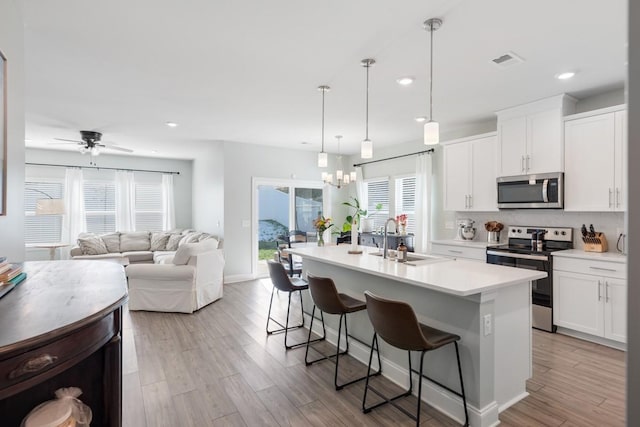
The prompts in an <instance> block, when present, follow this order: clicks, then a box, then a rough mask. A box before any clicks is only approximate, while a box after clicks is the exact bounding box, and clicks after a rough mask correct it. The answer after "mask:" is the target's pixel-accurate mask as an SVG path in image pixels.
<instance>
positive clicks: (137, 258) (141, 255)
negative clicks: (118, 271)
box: [122, 251, 153, 263]
mask: <svg viewBox="0 0 640 427" xmlns="http://www.w3.org/2000/svg"><path fill="white" fill-rule="evenodd" d="M122 256H123V257H127V258H129V263H136V262H149V263H151V262H153V252H151V251H128V252H122Z"/></svg>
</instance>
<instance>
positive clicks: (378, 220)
mask: <svg viewBox="0 0 640 427" xmlns="http://www.w3.org/2000/svg"><path fill="white" fill-rule="evenodd" d="M365 188H366V191H367V211H368V212H369V217H370V218H372V219H373V227H374V230H377V229H378V228H379V227H381V226H384V223H385V221H386V220H387V218H389V181H388V180H386V179H380V180H371V181H367V182H366V187H365ZM378 204H381V205H382V209H380V210H376V206H377V205H378Z"/></svg>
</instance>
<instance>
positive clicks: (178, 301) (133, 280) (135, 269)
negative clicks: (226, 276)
mask: <svg viewBox="0 0 640 427" xmlns="http://www.w3.org/2000/svg"><path fill="white" fill-rule="evenodd" d="M223 269H224V257H223V255H222V250H221V249H218V242H217V241H216V240H215V239H208V240H204V241H202V242H198V243H185V244H183V245H181V246H180V247H179V248H178V250H177V251H176V253H175V255H174V256H171V255H168V256H165V257H163V258H162V259H159V260H158V263H157V264H131V265H129V266H128V267H127V268H126V273H127V277H128V279H129V310H147V311H163V312H178V313H193V312H194V311H196V310H198V309H200V308H202V307H204V306H205V305H207V304H210V303H212V302H213V301H216V300H217V299H220V298H222V282H223Z"/></svg>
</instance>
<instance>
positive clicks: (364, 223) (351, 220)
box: [342, 197, 382, 233]
mask: <svg viewBox="0 0 640 427" xmlns="http://www.w3.org/2000/svg"><path fill="white" fill-rule="evenodd" d="M351 199H352V201H349V202H343V203H342V204H343V205H345V206H348V207H350V208H352V209H353V210H354V212H353V214H352V215H347V218H346V219H345V223H344V224H343V225H342V231H345V232H346V231H350V230H352V227H353V225H355V226H356V228H357V226H358V225H360V231H361V232H363V233H370V232H371V231H373V215H375V214H376V213H377V212H378V211H380V210H381V209H382V203H378V204H377V205H376V206H375V209H376V211H375V212H374V213H372V214H371V215H369V212H368V211H367V210H366V209H362V208H361V207H360V202H359V201H358V199H357V198H355V197H352V198H351Z"/></svg>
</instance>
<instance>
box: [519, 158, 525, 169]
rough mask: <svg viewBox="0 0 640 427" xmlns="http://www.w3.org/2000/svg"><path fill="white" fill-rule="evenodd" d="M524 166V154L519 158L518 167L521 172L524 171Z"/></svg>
mask: <svg viewBox="0 0 640 427" xmlns="http://www.w3.org/2000/svg"><path fill="white" fill-rule="evenodd" d="M524 167H525V166H524V156H522V158H521V159H520V169H522V172H524V171H525V169H524Z"/></svg>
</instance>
